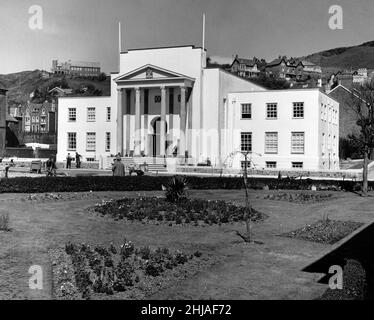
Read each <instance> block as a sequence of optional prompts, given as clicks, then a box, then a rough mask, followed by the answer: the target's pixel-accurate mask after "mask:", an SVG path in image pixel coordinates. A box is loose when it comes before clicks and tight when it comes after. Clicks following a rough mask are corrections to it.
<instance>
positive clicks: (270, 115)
mask: <svg viewBox="0 0 374 320" xmlns="http://www.w3.org/2000/svg"><path fill="white" fill-rule="evenodd" d="M277 115H278V114H277V104H276V103H268V104H267V105H266V118H267V119H276V118H277Z"/></svg>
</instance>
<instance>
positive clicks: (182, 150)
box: [179, 86, 187, 158]
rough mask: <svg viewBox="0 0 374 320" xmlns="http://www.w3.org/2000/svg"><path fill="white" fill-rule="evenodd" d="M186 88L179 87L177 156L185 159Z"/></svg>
mask: <svg viewBox="0 0 374 320" xmlns="http://www.w3.org/2000/svg"><path fill="white" fill-rule="evenodd" d="M186 118H187V112H186V87H184V86H183V87H181V110H180V142H179V156H180V157H183V158H184V157H185V154H186Z"/></svg>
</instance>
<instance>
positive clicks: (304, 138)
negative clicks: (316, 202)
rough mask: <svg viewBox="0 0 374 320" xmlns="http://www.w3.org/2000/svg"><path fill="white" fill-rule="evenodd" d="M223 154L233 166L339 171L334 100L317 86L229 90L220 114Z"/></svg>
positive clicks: (336, 106) (337, 104) (337, 120)
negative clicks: (247, 156)
mask: <svg viewBox="0 0 374 320" xmlns="http://www.w3.org/2000/svg"><path fill="white" fill-rule="evenodd" d="M224 118H225V123H224V127H225V128H226V129H227V130H225V136H224V140H223V146H224V147H223V155H224V156H226V159H227V161H228V162H232V166H233V167H235V168H237V167H240V166H241V164H242V160H243V158H242V157H240V156H235V155H233V154H232V150H242V151H250V152H252V161H253V163H254V165H255V167H257V168H269V169H274V168H277V169H305V170H321V169H330V170H337V169H339V103H337V102H336V101H335V100H332V99H331V98H329V97H328V96H327V95H325V94H324V93H322V92H321V91H319V90H318V89H294V90H271V91H267V92H266V93H265V92H263V91H258V92H232V93H229V94H228V103H227V104H226V106H225V112H224Z"/></svg>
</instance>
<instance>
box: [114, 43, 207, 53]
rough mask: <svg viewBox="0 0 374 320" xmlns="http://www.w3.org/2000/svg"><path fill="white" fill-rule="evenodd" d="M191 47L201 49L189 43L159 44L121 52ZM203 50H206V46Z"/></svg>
mask: <svg viewBox="0 0 374 320" xmlns="http://www.w3.org/2000/svg"><path fill="white" fill-rule="evenodd" d="M188 47H189V48H192V49H202V47H196V46H194V45H192V44H189V45H177V46H161V47H148V48H147V47H146V48H132V49H128V50H127V51H121V54H125V53H127V52H129V51H140V50H159V49H174V48H188ZM204 51H207V50H206V48H205V49H204Z"/></svg>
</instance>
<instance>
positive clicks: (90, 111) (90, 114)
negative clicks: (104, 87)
mask: <svg viewBox="0 0 374 320" xmlns="http://www.w3.org/2000/svg"><path fill="white" fill-rule="evenodd" d="M87 121H89V122H93V121H96V108H87Z"/></svg>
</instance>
